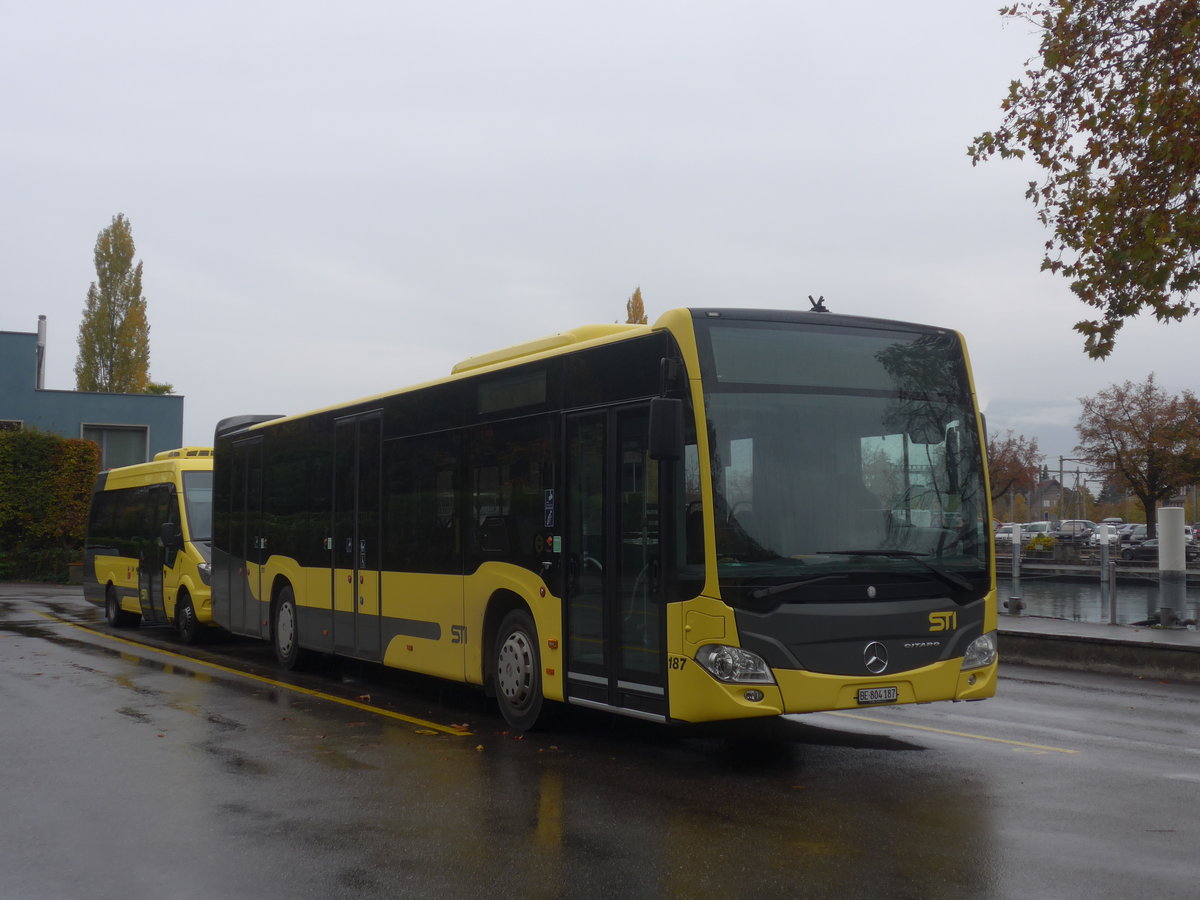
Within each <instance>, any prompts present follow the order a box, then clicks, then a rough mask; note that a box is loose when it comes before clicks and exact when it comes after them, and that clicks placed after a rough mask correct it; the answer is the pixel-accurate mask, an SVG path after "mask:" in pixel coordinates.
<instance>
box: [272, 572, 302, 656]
mask: <svg viewBox="0 0 1200 900" xmlns="http://www.w3.org/2000/svg"><path fill="white" fill-rule="evenodd" d="M271 643H272V644H273V645H274V646H275V658H276V659H278V660H279V664H280V665H281V666H283V667H284V668H285V669H301V668H303V667H304V664H305V663H306V662H307V660H308V656H309V653H308V651H307V650H303V649H301V647H300V627H299V620H298V619H297V618H296V593H295V591H293V590H292V586H291V585H285V586H284V587H283V588H282V589H281V590H280V591H279V596H278V598H276V600H275V607H274V615H273V616H272V621H271Z"/></svg>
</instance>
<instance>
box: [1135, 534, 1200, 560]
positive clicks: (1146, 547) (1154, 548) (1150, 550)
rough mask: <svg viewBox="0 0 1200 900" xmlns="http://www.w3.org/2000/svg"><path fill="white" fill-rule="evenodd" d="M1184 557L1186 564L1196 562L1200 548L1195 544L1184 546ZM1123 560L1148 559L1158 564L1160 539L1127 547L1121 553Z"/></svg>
mask: <svg viewBox="0 0 1200 900" xmlns="http://www.w3.org/2000/svg"><path fill="white" fill-rule="evenodd" d="M1183 556H1184V560H1185V561H1186V562H1195V561H1196V560H1197V559H1200V547H1197V546H1196V545H1195V544H1184V545H1183ZM1121 559H1148V560H1151V561H1154V562H1157V560H1158V538H1150V539H1149V540H1147V541H1142V542H1141V543H1140V544H1136V545H1133V546H1130V547H1126V548H1125V549H1123V550H1122V551H1121Z"/></svg>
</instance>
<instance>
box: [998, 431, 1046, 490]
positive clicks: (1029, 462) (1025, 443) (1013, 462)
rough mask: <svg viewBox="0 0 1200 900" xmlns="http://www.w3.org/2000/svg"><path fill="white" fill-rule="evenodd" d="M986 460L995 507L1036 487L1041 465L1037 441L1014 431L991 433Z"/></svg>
mask: <svg viewBox="0 0 1200 900" xmlns="http://www.w3.org/2000/svg"><path fill="white" fill-rule="evenodd" d="M987 457H988V480H989V481H990V482H991V486H992V506H993V507H995V506H996V505H997V504H998V502H999V501H1000V500H1001V499H1002V498H1004V497H1011V496H1012V495H1014V494H1017V493H1028V492H1030V491H1032V490H1033V488H1034V487H1035V485H1036V484H1037V481H1038V472H1039V470H1040V468H1041V465H1042V454H1041V453H1039V452H1038V444H1037V438H1026V437H1025V435H1023V434H1021V435H1017V434H1014V433H1013V432H1012V430H1011V429H1010V430H1009V431H1006V432H1005V433H1004V434H1003V435H1001V434H999V433H994V434H991V435H989V436H988V443H987Z"/></svg>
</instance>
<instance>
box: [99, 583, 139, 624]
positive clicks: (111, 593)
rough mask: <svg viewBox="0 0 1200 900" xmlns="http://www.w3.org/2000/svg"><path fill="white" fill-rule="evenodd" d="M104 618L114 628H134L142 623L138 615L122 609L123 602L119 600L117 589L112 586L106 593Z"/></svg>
mask: <svg viewBox="0 0 1200 900" xmlns="http://www.w3.org/2000/svg"><path fill="white" fill-rule="evenodd" d="M104 618H106V619H108V624H109V625H111V626H112V627H113V628H132V627H134V626H135V625H137V624H138V623H139V622H141V621H142V617H141V616H140V615H139V614H138V613H131V612H126V611H125V610H123V609H121V601H120V600H118V599H117V592H116V589H114V588H113V586H112V585H111V584H110V585H109V586H108V587H107V588H106V589H105V591H104Z"/></svg>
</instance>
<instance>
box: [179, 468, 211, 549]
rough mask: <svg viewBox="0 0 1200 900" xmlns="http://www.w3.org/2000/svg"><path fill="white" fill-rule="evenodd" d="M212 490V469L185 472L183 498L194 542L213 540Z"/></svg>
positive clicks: (189, 530)
mask: <svg viewBox="0 0 1200 900" xmlns="http://www.w3.org/2000/svg"><path fill="white" fill-rule="evenodd" d="M212 492H213V474H212V472H211V471H208V472H184V473H183V499H184V505H185V507H186V509H187V520H188V533H189V534H190V535H191V538H192V541H193V542H197V541H211V540H212Z"/></svg>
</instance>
